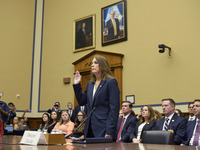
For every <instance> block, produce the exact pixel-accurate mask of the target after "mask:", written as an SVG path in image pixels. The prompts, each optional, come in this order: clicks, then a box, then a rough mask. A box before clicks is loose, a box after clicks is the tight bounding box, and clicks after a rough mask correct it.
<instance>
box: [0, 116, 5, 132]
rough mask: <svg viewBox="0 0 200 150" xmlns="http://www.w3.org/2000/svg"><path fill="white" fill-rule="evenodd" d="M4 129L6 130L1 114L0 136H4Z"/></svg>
mask: <svg viewBox="0 0 200 150" xmlns="http://www.w3.org/2000/svg"><path fill="white" fill-rule="evenodd" d="M3 129H4V125H3V120H2V119H1V113H0V136H2V135H3V134H4V132H3Z"/></svg>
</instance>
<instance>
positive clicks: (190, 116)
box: [187, 102, 196, 121]
mask: <svg viewBox="0 0 200 150" xmlns="http://www.w3.org/2000/svg"><path fill="white" fill-rule="evenodd" d="M193 107H194V102H191V103H189V104H188V112H189V117H188V118H187V121H194V120H195V119H196V116H195V115H194V112H193Z"/></svg>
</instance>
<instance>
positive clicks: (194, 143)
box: [193, 120, 200, 146]
mask: <svg viewBox="0 0 200 150" xmlns="http://www.w3.org/2000/svg"><path fill="white" fill-rule="evenodd" d="M199 134H200V120H199V121H198V124H197V127H196V131H195V135H194V140H193V146H197V145H198V143H199Z"/></svg>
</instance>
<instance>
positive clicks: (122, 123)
mask: <svg viewBox="0 0 200 150" xmlns="http://www.w3.org/2000/svg"><path fill="white" fill-rule="evenodd" d="M124 120H125V118H123V119H122V122H121V125H120V129H119V132H118V134H117V141H116V142H119V138H120V135H121V132H122V129H123V125H124Z"/></svg>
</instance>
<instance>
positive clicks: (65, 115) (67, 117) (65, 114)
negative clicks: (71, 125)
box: [61, 112, 69, 122]
mask: <svg viewBox="0 0 200 150" xmlns="http://www.w3.org/2000/svg"><path fill="white" fill-rule="evenodd" d="M61 118H62V120H63V121H64V122H66V121H68V119H69V115H68V113H67V112H63V113H62V115H61Z"/></svg>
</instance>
